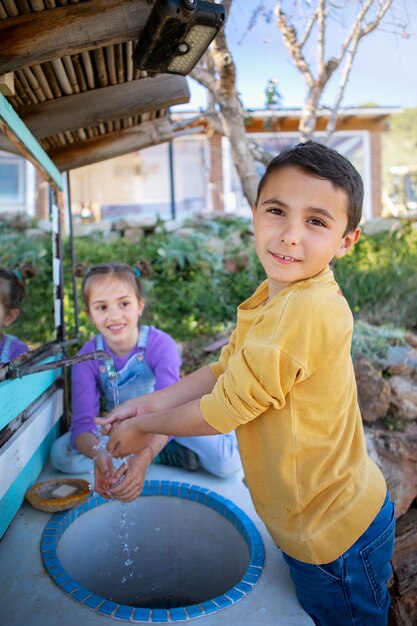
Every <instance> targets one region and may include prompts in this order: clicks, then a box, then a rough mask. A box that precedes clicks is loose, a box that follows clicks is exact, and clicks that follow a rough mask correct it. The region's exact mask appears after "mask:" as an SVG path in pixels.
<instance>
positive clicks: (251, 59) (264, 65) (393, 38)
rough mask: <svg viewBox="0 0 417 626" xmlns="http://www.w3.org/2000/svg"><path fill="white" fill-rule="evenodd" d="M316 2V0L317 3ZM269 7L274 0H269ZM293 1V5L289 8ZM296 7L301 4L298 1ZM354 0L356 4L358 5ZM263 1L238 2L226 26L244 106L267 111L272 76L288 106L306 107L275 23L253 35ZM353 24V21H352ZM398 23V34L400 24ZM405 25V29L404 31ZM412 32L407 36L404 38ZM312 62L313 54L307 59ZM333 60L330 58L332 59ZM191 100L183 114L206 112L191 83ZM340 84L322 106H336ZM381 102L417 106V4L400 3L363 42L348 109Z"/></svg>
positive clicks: (336, 34) (415, 0) (335, 36)
mask: <svg viewBox="0 0 417 626" xmlns="http://www.w3.org/2000/svg"><path fill="white" fill-rule="evenodd" d="M311 3H312V4H315V2H314V1H312V2H311ZM263 4H264V5H265V7H266V8H271V7H273V6H274V2H273V0H264V2H263ZM290 4H291V3H289V4H288V6H289V5H290ZM292 4H293V5H294V4H296V2H294V1H293V2H292ZM358 4H359V3H358V2H357V0H352V2H351V3H350V6H351V7H352V6H355V5H358ZM258 5H259V0H233V5H232V10H231V11H230V14H229V16H228V19H227V23H226V34H227V39H228V43H229V46H230V49H231V51H232V54H233V58H234V61H235V64H236V67H237V84H238V90H239V91H240V93H241V97H242V101H243V103H244V106H245V107H246V108H249V109H256V108H263V107H264V105H265V95H264V91H265V87H266V84H267V81H268V80H269V79H270V78H277V79H278V87H279V90H280V92H281V95H282V97H283V100H282V106H283V107H301V106H302V104H303V101H304V99H305V95H306V86H305V83H304V80H303V78H302V77H301V74H300V73H299V72H298V70H297V69H296V68H295V66H294V65H293V62H292V60H291V58H290V56H289V54H288V52H287V50H286V49H285V47H284V45H283V43H282V36H281V34H280V33H279V31H278V29H277V27H276V25H275V23H274V21H272V22H271V23H269V24H267V23H266V22H265V20H264V19H261V18H258V19H257V21H256V25H255V26H254V27H253V28H252V29H250V30H249V31H248V24H249V22H250V18H251V14H252V12H253V9H254V8H255V7H257V6H258ZM349 23H350V22H349ZM393 24H396V25H397V26H396V29H395V30H396V33H394V26H393ZM403 25H404V26H405V28H403ZM401 31H407V36H401V34H398V33H400V32H401ZM329 33H330V42H329V48H328V49H329V51H331V50H332V46H334V47H333V50H334V51H335V52H336V51H337V50H338V47H339V46H340V42H341V41H342V35H341V30H340V28H339V26H338V24H337V23H335V22H333V23H332V24H331V29H329ZM306 56H307V59H308V60H310V58H312V57H313V53H312V52H311V53H310V54H308V55H306ZM326 56H327V55H326ZM188 83H189V87H190V91H191V94H192V96H191V100H190V103H189V104H188V105H181V106H180V107H178V109H181V110H197V109H199V108H205V103H206V94H205V90H204V89H203V88H202V87H201V86H199V85H197V84H196V83H195V81H193V80H191V79H188ZM336 86H337V81H335V80H332V81H330V83H329V86H328V88H327V89H326V91H325V93H324V95H323V98H322V104H324V105H331V104H332V102H333V100H334V97H335V93H336ZM370 102H372V103H375V104H377V105H378V106H382V107H402V108H409V107H417V0H394V3H393V7H392V12H391V14H390V15H388V14H387V16H386V17H385V18H384V21H383V23H382V25H381V26H380V27H379V29H378V30H376V31H374V32H372V33H370V34H369V35H366V36H365V37H364V38H363V39H362V41H361V42H360V44H359V47H358V53H357V55H356V58H355V60H354V65H353V69H352V72H351V75H350V79H349V83H348V85H347V87H346V91H345V96H344V99H343V101H342V106H345V107H346V106H360V105H362V104H365V103H370Z"/></svg>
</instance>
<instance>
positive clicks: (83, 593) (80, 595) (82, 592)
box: [71, 587, 92, 602]
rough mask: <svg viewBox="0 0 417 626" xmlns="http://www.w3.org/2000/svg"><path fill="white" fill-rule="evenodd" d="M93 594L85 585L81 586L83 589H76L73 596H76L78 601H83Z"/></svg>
mask: <svg viewBox="0 0 417 626" xmlns="http://www.w3.org/2000/svg"><path fill="white" fill-rule="evenodd" d="M91 595H92V594H91V591H89V590H88V589H86V588H85V587H81V589H78V590H77V591H74V593H73V594H72V596H71V597H72V598H75V600H78V602H82V601H83V600H85V599H86V598H88V597H89V596H91Z"/></svg>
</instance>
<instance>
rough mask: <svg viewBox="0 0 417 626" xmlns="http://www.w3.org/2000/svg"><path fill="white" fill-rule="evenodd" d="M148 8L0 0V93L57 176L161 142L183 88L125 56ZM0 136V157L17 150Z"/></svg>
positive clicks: (86, 1) (135, 0)
mask: <svg viewBox="0 0 417 626" xmlns="http://www.w3.org/2000/svg"><path fill="white" fill-rule="evenodd" d="M151 6H152V2H149V0H0V42H1V43H0V93H3V94H4V95H5V96H6V97H7V100H8V101H9V103H10V104H11V105H12V107H13V109H14V111H15V112H16V113H17V114H18V116H19V117H20V118H21V119H22V120H23V122H24V123H25V124H26V126H27V127H28V128H29V130H30V131H31V132H32V134H33V135H34V136H35V138H36V139H37V140H38V141H39V143H40V145H41V146H42V147H43V149H44V150H45V151H46V153H47V154H48V155H49V157H50V158H51V159H52V161H53V162H54V163H55V164H56V166H57V167H58V168H59V169H60V170H61V171H65V170H70V169H73V168H76V167H80V166H82V165H88V164H90V163H95V162H98V161H101V160H104V159H108V158H111V157H114V156H119V155H121V154H126V153H128V152H132V151H135V150H139V149H142V148H145V147H147V146H149V145H155V144H157V143H160V142H162V141H167V140H169V139H171V138H173V137H174V129H173V126H172V125H171V124H170V122H169V119H168V117H167V112H168V108H169V107H170V106H172V105H175V104H183V103H185V102H188V100H189V91H188V87H187V83H186V79H185V78H184V77H182V76H176V75H168V74H161V75H158V76H156V77H153V78H151V77H149V76H147V74H146V72H142V71H139V70H137V69H136V68H135V67H134V66H133V62H132V53H133V50H134V47H135V45H136V42H137V40H138V39H139V38H140V36H141V33H142V31H143V28H144V25H145V23H146V20H147V18H148V15H149V13H150V10H151ZM3 131H4V132H2V131H1V129H0V150H7V151H9V152H18V149H17V147H16V146H15V145H13V143H12V142H11V141H10V139H9V138H8V137H7V136H6V134H5V129H4V127H3Z"/></svg>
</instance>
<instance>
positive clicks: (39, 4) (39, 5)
mask: <svg viewBox="0 0 417 626" xmlns="http://www.w3.org/2000/svg"><path fill="white" fill-rule="evenodd" d="M30 5H31V7H32V9H33V11H44V10H45V4H44V2H43V0H30Z"/></svg>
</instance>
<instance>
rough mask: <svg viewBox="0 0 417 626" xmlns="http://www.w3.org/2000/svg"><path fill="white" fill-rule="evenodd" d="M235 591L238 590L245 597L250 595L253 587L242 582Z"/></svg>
mask: <svg viewBox="0 0 417 626" xmlns="http://www.w3.org/2000/svg"><path fill="white" fill-rule="evenodd" d="M235 589H237V590H238V591H241V592H242V593H244V594H245V595H246V594H247V593H249V591H252V587H251V585H248V584H247V583H244V582H242V581H240V583H238V584H237V585H235Z"/></svg>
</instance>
